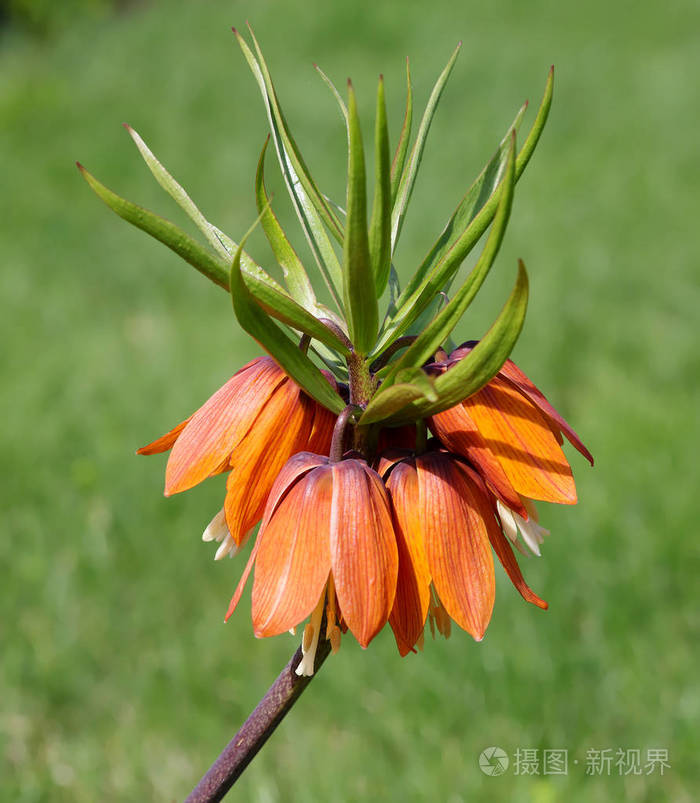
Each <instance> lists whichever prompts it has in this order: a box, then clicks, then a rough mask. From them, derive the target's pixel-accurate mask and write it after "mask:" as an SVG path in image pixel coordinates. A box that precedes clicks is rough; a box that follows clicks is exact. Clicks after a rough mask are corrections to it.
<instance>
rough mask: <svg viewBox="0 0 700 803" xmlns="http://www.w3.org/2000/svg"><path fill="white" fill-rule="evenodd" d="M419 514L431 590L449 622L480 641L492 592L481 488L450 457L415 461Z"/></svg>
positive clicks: (433, 456)
mask: <svg viewBox="0 0 700 803" xmlns="http://www.w3.org/2000/svg"><path fill="white" fill-rule="evenodd" d="M416 468H417V470H418V488H419V502H418V504H419V515H420V516H421V519H422V530H423V537H424V540H425V554H426V557H427V562H428V567H429V570H430V574H431V576H432V580H433V584H434V586H435V590H436V591H437V593H438V596H439V597H440V601H441V602H442V604H443V605H444V607H445V610H446V611H447V613H448V614H449V615H450V617H451V618H452V619H454V621H455V622H456V623H457V624H458V625H459V626H460V627H461V628H463V629H464V630H466V631H467V632H468V633H470V634H471V635H472V636H473V637H474V638H475V639H476V640H477V641H480V640H481V639H482V638H483V636H484V633H485V632H486V627H487V626H488V623H489V620H490V619H491V612H492V610H493V603H494V598H495V594H496V585H495V576H494V568H493V558H492V556H491V547H490V545H489V538H488V530H487V527H488V526H489V518H490V519H491V520H493V526H496V522H495V519H494V518H493V513H492V511H491V507H490V505H489V503H488V500H487V499H486V496H485V493H484V492H483V490H482V489H481V488H480V487H479V486H477V485H475V484H471V483H468V482H467V481H466V480H465V478H464V476H463V474H462V473H461V472H460V470H459V468H458V467H457V466H456V461H454V460H453V459H452V458H451V457H450V456H449V455H446V454H444V453H440V452H432V453H427V454H424V455H420V456H418V457H417V458H416Z"/></svg>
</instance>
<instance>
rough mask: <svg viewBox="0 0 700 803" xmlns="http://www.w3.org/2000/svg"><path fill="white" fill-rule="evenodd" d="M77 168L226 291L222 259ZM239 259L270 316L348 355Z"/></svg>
mask: <svg viewBox="0 0 700 803" xmlns="http://www.w3.org/2000/svg"><path fill="white" fill-rule="evenodd" d="M78 167H79V169H80V171H81V173H82V174H83V177H84V178H85V180H86V181H87V183H88V184H89V185H90V187H91V188H92V189H93V190H94V192H95V193H96V194H97V195H98V196H99V197H100V198H101V199H102V200H103V201H104V202H105V203H106V204H107V206H109V207H110V209H112V210H113V211H114V212H116V213H117V214H118V215H119V217H121V218H123V219H124V220H126V221H127V222H129V223H131V224H133V225H134V226H136V227H137V228H139V229H141V230H142V231H145V232H146V233H147V234H150V235H151V237H154V238H155V239H156V240H159V241H160V242H161V243H163V244H164V245H167V246H168V248H170V249H171V250H172V251H174V252H175V253H176V254H177V255H178V256H180V257H182V259H184V260H185V261H186V262H188V263H189V264H190V265H192V266H193V267H194V268H196V269H197V270H198V271H200V273H203V274H204V275H205V276H206V277H207V278H208V279H211V281H213V282H214V283H215V284H218V285H219V287H222V288H223V289H224V290H228V289H229V270H230V268H229V263H228V260H223V259H221V258H220V257H218V256H215V255H213V254H211V253H209V251H207V250H206V249H205V248H204V247H203V246H201V245H200V244H199V243H198V242H197V241H196V240H193V239H192V238H191V237H190V236H189V235H187V234H185V232H184V231H182V230H181V229H179V228H178V227H177V226H176V225H175V224H174V223H171V222H170V221H169V220H165V218H162V217H160V216H159V215H156V214H154V213H153V212H151V211H149V210H148V209H144V208H143V207H141V206H137V205H136V204H134V203H132V202H131V201H127V200H126V199H124V198H121V197H120V196H119V195H117V194H116V193H114V192H112V190H110V189H108V188H107V187H105V186H104V185H103V184H101V183H100V182H99V181H98V180H97V179H96V178H95V177H94V176H93V175H91V174H90V173H89V172H88V171H87V170H86V169H85V168H84V167H83V166H82V165H80V164H78ZM238 248H239V246H236V249H238ZM242 259H245V263H244V271H245V281H246V283H247V285H249V287H250V292H251V293H252V294H253V295H254V296H255V298H256V299H257V300H258V301H259V303H260V304H261V305H263V306H264V308H265V310H266V311H267V312H268V313H269V314H270V315H272V316H273V317H275V318H277V319H278V320H280V321H282V322H283V323H286V324H287V325H289V326H291V327H293V328H294V329H298V330H299V331H301V332H305V333H306V334H309V335H311V336H312V337H315V338H317V339H318V340H320V341H321V342H322V343H325V344H326V345H327V346H330V347H331V348H334V349H336V350H338V351H340V352H341V353H342V354H348V349H347V347H346V346H345V345H344V344H343V342H342V341H341V340H340V339H339V338H338V337H337V335H335V334H334V333H333V332H332V331H331V330H330V329H328V328H327V327H326V326H324V325H323V324H322V323H321V322H320V321H318V320H316V318H315V317H314V316H313V315H312V314H311V313H310V312H308V311H307V310H305V309H304V308H303V307H301V306H300V305H299V304H297V303H296V302H295V301H294V300H293V299H292V298H290V296H289V295H288V294H287V293H285V291H284V290H283V289H282V287H280V285H279V284H277V282H275V280H274V279H273V278H272V277H271V276H269V275H268V274H267V273H265V271H264V270H263V269H262V268H261V267H259V266H258V265H256V264H255V263H254V262H253V260H252V259H251V258H250V257H249V256H248V255H247V254H245V253H244V252H242Z"/></svg>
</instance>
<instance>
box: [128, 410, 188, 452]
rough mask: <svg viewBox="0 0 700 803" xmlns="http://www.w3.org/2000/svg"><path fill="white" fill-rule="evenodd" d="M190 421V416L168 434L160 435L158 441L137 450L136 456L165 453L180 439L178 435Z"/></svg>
mask: <svg viewBox="0 0 700 803" xmlns="http://www.w3.org/2000/svg"><path fill="white" fill-rule="evenodd" d="M191 420H192V416H190V417H189V418H186V419H185V420H184V421H183V422H182V423H181V424H178V425H177V426H176V427H175V428H174V429H171V430H170V432H166V433H165V435H162V436H161V437H160V438H158V440H155V441H153V443H149V444H148V445H146V446H142V447H141V448H140V449H137V450H136V454H160V453H161V452H167V451H168V449H172V448H173V444H174V443H175V441H176V440H177V439H178V438H179V437H180V433H181V432H182V430H183V429H184V428H185V427H186V426H187V424H189V422H190V421H191Z"/></svg>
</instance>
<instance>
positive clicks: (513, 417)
mask: <svg viewBox="0 0 700 803" xmlns="http://www.w3.org/2000/svg"><path fill="white" fill-rule="evenodd" d="M462 404H463V406H464V409H465V410H466V411H467V412H468V413H469V415H470V416H471V418H472V419H473V421H474V423H475V424H476V426H477V427H478V429H479V432H480V433H481V435H482V436H483V438H484V441H485V442H486V443H487V445H488V447H489V449H490V450H491V451H492V452H493V454H494V455H495V456H496V457H497V458H498V461H499V463H500V464H501V466H502V467H503V470H504V471H505V473H506V475H507V477H508V479H509V480H510V483H511V485H512V486H513V488H515V490H516V491H517V492H518V493H520V494H522V495H523V496H529V497H530V498H531V499H541V500H543V501H545V502H559V503H562V504H574V503H575V502H576V487H575V485H574V479H573V475H572V473H571V467H570V466H569V464H568V462H567V460H566V457H564V452H562V450H561V447H560V446H559V444H558V443H557V441H556V438H555V437H554V435H553V434H552V431H551V429H550V427H549V425H548V423H547V421H546V420H545V418H544V417H543V415H542V413H540V411H539V410H538V409H537V407H535V405H534V404H532V403H531V402H530V401H528V400H527V399H526V398H525V397H524V396H522V394H521V393H519V392H518V390H517V389H516V388H514V387H513V386H512V385H511V384H510V383H509V382H507V381H505V380H503V379H499V378H498V377H495V378H494V379H492V380H491V382H489V384H488V385H486V387H483V388H482V389H481V390H480V391H478V393H475V394H474V395H473V396H470V397H469V398H468V399H465V400H464V401H463V402H462ZM508 506H509V507H511V505H510V504H508ZM520 515H522V514H520Z"/></svg>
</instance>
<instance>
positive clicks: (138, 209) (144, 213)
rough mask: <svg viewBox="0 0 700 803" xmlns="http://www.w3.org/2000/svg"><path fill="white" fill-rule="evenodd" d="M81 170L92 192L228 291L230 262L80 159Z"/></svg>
mask: <svg viewBox="0 0 700 803" xmlns="http://www.w3.org/2000/svg"><path fill="white" fill-rule="evenodd" d="M78 169H79V170H80V172H81V173H82V175H83V178H84V179H85V180H86V181H87V183H88V184H89V185H90V187H91V188H92V189H93V191H94V192H95V193H96V194H97V195H98V196H99V197H100V198H101V199H102V200H103V201H104V202H105V203H106V204H107V206H108V207H109V208H110V209H111V210H112V211H113V212H116V213H117V214H118V215H119V217H121V218H123V219H124V220H126V221H127V222H129V223H131V224H133V225H134V226H136V227H137V228H139V229H141V230H142V231H145V232H146V233H147V234H150V235H151V237H154V238H155V239H156V240H159V241H160V242H161V243H163V244H164V245H167V246H168V248H170V249H171V250H172V251H174V252H175V253H176V254H177V255H178V256H180V257H182V258H183V259H184V260H185V262H188V263H189V264H190V265H192V267H194V268H196V269H197V270H198V271H199V272H200V273H203V274H204V275H205V276H206V277H207V278H208V279H211V281H212V282H214V283H215V284H218V285H219V287H223V288H224V289H225V290H228V265H227V264H226V263H225V262H224V261H223V260H222V259H221V258H218V257H216V256H214V255H213V254H211V253H210V252H209V251H207V250H206V249H205V248H203V247H202V246H201V245H200V244H199V243H198V242H197V241H196V240H193V239H192V238H191V237H190V236H189V235H187V234H185V232H184V231H182V229H180V228H178V227H177V226H176V225H175V224H174V223H171V222H170V221H169V220H166V219H165V218H162V217H160V216H159V215H156V214H154V213H153V212H150V211H149V210H148V209H144V208H143V207H142V206H137V205H136V204H134V203H132V202H131V201H127V200H126V199H125V198H121V197H120V196H119V195H117V194H116V193H114V192H112V190H110V189H108V188H107V187H105V186H104V184H101V183H100V182H99V181H98V180H97V179H96V178H95V177H94V176H93V175H91V174H90V173H88V171H87V170H86V169H85V168H84V167H83V166H82V165H81V164H80V163H79V162H78Z"/></svg>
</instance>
